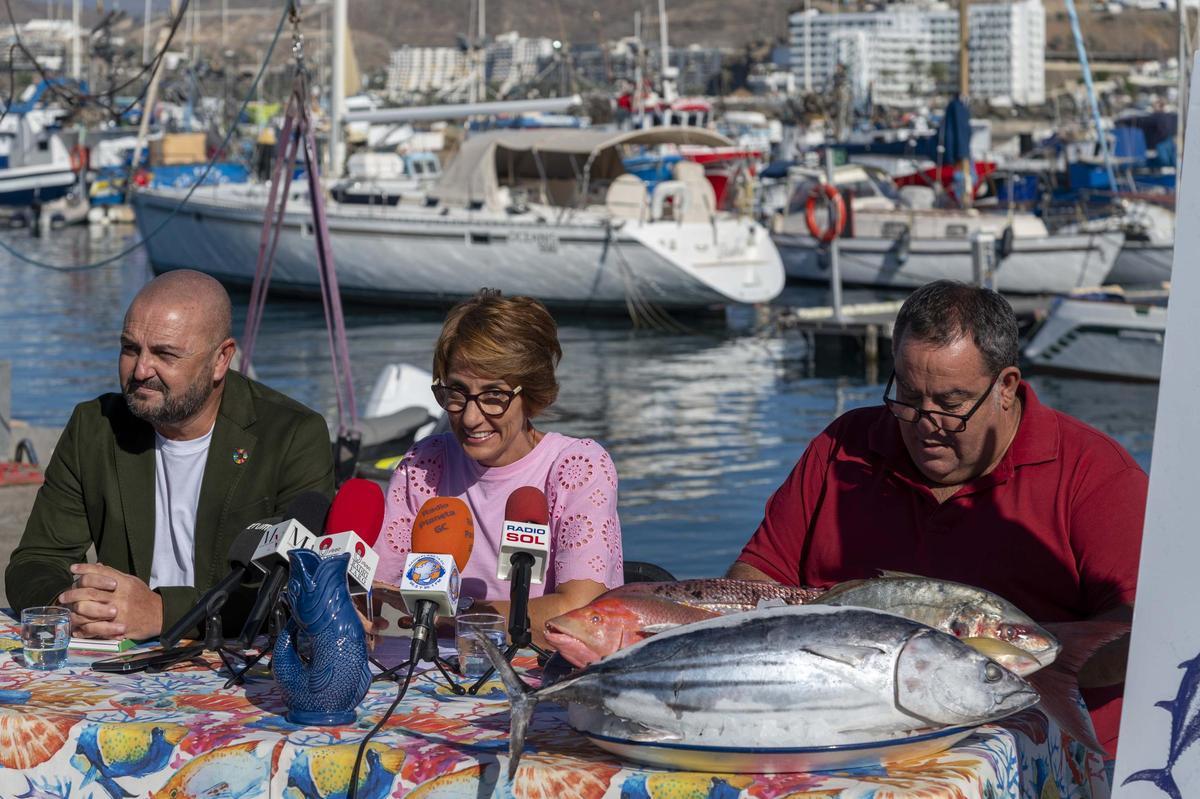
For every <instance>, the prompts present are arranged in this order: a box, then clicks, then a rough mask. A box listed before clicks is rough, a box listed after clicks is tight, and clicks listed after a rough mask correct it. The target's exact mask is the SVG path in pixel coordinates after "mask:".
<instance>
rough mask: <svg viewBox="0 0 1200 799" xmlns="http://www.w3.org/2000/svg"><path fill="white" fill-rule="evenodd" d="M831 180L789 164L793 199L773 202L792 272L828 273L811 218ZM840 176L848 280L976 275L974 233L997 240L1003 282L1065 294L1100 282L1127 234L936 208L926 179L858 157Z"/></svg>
mask: <svg viewBox="0 0 1200 799" xmlns="http://www.w3.org/2000/svg"><path fill="white" fill-rule="evenodd" d="M825 183H826V181H825V177H824V174H823V173H822V172H820V171H819V170H815V169H809V168H804V167H793V168H792V169H790V170H789V174H788V185H789V193H790V197H791V199H790V201H789V203H788V205H787V206H786V207H785V208H779V209H775V211H774V214H773V218H772V222H771V228H772V238H773V239H774V241H775V243H776V245H777V246H778V247H779V250H780V253H781V254H782V256H783V261H784V266H785V268H786V270H787V275H788V277H789V278H794V279H797V280H812V281H821V282H827V281H828V280H829V257H828V250H829V248H828V246H827V245H826V244H824V243H822V241H821V240H820V238H819V237H818V236H817V235H814V231H813V230H812V226H811V225H810V224H809V221H808V219H807V218H806V207H807V203H808V198H809V197H810V195H812V194H813V193H814V192H817V191H821V190H822V187H824V186H825ZM834 185H835V186H836V187H837V189H838V190H839V191H840V192H841V193H842V194H843V196H845V197H848V198H849V199H848V201H846V203H845V204H846V206H847V214H846V223H845V227H844V230H843V231H842V234H841V236H840V238H839V239H838V253H839V265H840V271H841V277H842V280H843V281H845V282H846V283H855V284H860V285H869V286H883V287H893V288H915V287H917V286H921V285H924V284H925V283H928V282H930V281H932V280H942V279H950V280H961V281H972V280H975V279H976V276H975V270H976V264H975V258H974V256H973V254H972V247H973V246H975V244H974V242H973V240H974V239H977V237H978V236H979V234H985V235H987V236H989V237H991V239H992V240H993V241H994V250H995V265H994V267H993V274H994V281H995V285H996V287H997V288H998V289H1000V290H1002V291H1005V292H1010V293H1015V294H1047V293H1052V294H1060V293H1066V292H1069V291H1071V290H1073V289H1076V288H1079V287H1090V286H1099V285H1100V284H1101V283H1102V282H1103V281H1104V280H1105V278H1106V277H1107V275H1108V273H1109V272H1110V271H1111V270H1112V267H1113V263H1114V262H1115V260H1116V258H1117V254H1118V253H1119V252H1120V250H1121V246H1122V244H1123V243H1124V240H1125V236H1124V234H1123V233H1122V232H1120V231H1100V232H1084V233H1079V234H1075V235H1051V234H1050V233H1049V232H1048V231H1047V230H1046V226H1045V224H1044V223H1043V222H1042V221H1041V220H1040V219H1038V218H1037V217H1036V216H1034V215H1033V214H1029V213H1019V212H1013V213H1009V214H988V213H984V212H981V211H979V210H978V209H949V208H933V207H931V205H932V204H931V200H932V197H930V198H929V200H927V201H926V202H924V203H920V202H916V201H914V199H913V198H915V197H917V196H919V195H918V194H916V192H915V190H917V189H920V188H922V187H910V189H907V190H905V193H904V194H903V195H902V194H901V193H900V192H898V191H897V190H896V188H895V186H894V184H893V183H892V182H891V180H890V179H888V177H887V175H886V174H884V173H882V172H880V171H879V170H876V169H873V168H870V167H864V166H861V165H855V164H849V165H845V166H841V167H838V168H837V169H836V170H835V173H834ZM817 232H818V233H820V232H822V231H820V230H818V231H817Z"/></svg>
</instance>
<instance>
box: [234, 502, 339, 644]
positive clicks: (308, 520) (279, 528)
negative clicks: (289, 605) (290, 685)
mask: <svg viewBox="0 0 1200 799" xmlns="http://www.w3.org/2000/svg"><path fill="white" fill-rule="evenodd" d="M328 510H329V500H328V499H326V498H325V495H324V494H322V493H320V492H319V491H305V492H304V493H302V494H299V495H297V496H296V498H295V499H293V500H292V502H291V504H289V505H288V509H287V513H286V514H284V521H282V522H279V523H278V524H275V525H274V526H272V527H271V529H270V530H268V531H266V532H264V533H263V535H262V538H261V539H260V540H259V542H258V546H257V547H256V548H255V550H254V557H253V562H254V565H255V566H257V567H258V568H260V569H262V570H263V572H265V573H266V575H267V576H266V577H265V578H264V579H263V583H262V585H261V586H260V587H259V589H258V595H257V596H256V597H255V598H254V605H253V606H252V607H251V608H250V614H249V615H248V616H247V617H246V623H245V624H244V625H243V626H242V634H241V636H240V637H239V638H238V644H239V645H240V646H241V647H242V648H243V649H246V648H248V647H249V646H250V645H251V644H253V643H254V639H255V638H257V637H258V634H259V632H260V631H261V630H262V626H263V624H264V623H265V622H266V620H267V616H269V615H270V613H271V610H272V608H274V607H275V603H276V602H277V601H278V599H279V592H280V591H282V590H283V586H284V584H285V583H286V582H287V578H288V553H289V552H291V551H292V550H293V549H314V548H315V547H316V545H317V537H316V536H315V535H313V533H312V532H310V531H311V530H319V529H321V522H322V521H323V520H324V519H325V513H326V511H328Z"/></svg>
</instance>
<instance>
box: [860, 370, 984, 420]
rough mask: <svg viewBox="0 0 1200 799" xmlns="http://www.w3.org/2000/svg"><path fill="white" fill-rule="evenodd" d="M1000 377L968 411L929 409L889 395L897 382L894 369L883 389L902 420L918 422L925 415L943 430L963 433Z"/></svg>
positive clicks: (896, 414) (889, 402) (887, 402)
mask: <svg viewBox="0 0 1200 799" xmlns="http://www.w3.org/2000/svg"><path fill="white" fill-rule="evenodd" d="M999 379H1000V375H996V376H995V377H993V378H992V382H990V383H988V387H987V391H985V392H983V396H982V397H980V398H979V399H977V400H975V404H974V405H972V406H971V410H969V411H967V412H966V413H948V412H946V411H927V410H925V409H924V408H918V407H917V406H916V405H909V404H908V403H907V402H901V401H900V400H898V399H891V398H890V397H888V394H891V393H892V385H893V384H894V383H895V382H896V373H895V372H894V371H893V372H892V376H891V377H889V378H888V382H887V386H886V387H885V388H884V389H883V403H884V404H885V405H887V406H888V410H890V411H891V412H892V416H895V417H896V418H897V419H899V420H900V421H902V422H908V423H909V424H916V423H917V422H919V421H921V417H922V416H924V417H926V418H928V419H929V421H931V422H933V424H934V426H935V427H937V428H938V429H939V430H941V431H943V432H946V433H961V432H962V431H964V430H966V429H967V420H968V419H970V418H971V417H972V416H974V415H975V411H977V410H979V409H980V408H981V407H983V401H984V400H986V399H987V398H988V395H989V394H991V393H992V388H993V387H994V386H995V385H996V381H997V380H999Z"/></svg>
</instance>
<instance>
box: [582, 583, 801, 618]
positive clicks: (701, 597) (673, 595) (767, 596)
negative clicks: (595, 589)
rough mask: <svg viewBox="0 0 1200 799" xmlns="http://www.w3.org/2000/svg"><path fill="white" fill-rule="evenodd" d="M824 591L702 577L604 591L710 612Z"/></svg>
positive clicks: (793, 601) (797, 599)
mask: <svg viewBox="0 0 1200 799" xmlns="http://www.w3.org/2000/svg"><path fill="white" fill-rule="evenodd" d="M822 593H824V589H821V588H793V587H791V586H787V585H780V584H779V583H770V582H760V581H757V580H727V579H723V578H718V579H701V580H679V581H677V582H669V583H626V584H625V585H622V586H619V587H617V588H614V589H612V590H611V591H609V592H607V593H606V594H604V596H605V597H614V596H620V597H627V596H631V595H634V594H636V595H639V596H641V595H643V594H649V595H650V596H655V597H658V598H659V599H667V600H670V601H672V602H678V603H679V604H681V605H690V606H692V607H694V608H700V609H702V610H710V611H712V612H713V613H720V614H722V615H724V614H726V613H741V612H743V611H747V610H754V609H755V608H757V607H758V606H759V605H760V604H762V603H772V604H780V603H782V604H785V605H803V604H806V603H808V602H811V601H813V600H814V599H815V598H816V597H818V596H820V595H821V594H822Z"/></svg>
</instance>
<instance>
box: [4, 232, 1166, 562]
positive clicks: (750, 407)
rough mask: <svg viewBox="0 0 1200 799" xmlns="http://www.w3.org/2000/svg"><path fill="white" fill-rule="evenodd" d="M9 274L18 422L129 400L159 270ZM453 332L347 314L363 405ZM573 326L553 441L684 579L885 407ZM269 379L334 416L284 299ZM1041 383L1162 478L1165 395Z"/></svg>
mask: <svg viewBox="0 0 1200 799" xmlns="http://www.w3.org/2000/svg"><path fill="white" fill-rule="evenodd" d="M0 235H5V236H6V237H7V240H8V241H9V242H10V243H12V244H13V246H15V247H18V248H19V249H21V251H22V252H27V253H30V254H31V255H33V254H36V255H37V256H38V257H40V258H42V259H44V260H51V261H55V262H60V263H66V262H71V261H73V262H81V261H86V260H89V259H91V260H96V259H99V258H102V257H104V256H105V255H108V254H112V253H114V252H117V251H119V250H120V248H121V247H122V246H124V245H125V244H126V243H127V240H126V238H125V236H127V235H129V234H128V232H126V231H122V232H120V233H117V232H114V231H112V230H109V231H106V232H104V233H103V234H102V235H99V236H95V235H94V234H89V232H88V231H87V230H86V229H83V228H74V229H70V230H66V231H60V232H57V233H55V234H54V235H53V237H52V238H48V239H42V240H38V239H32V238H29V237H28V236H27V234H25V233H24V232H19V231H18V232H13V233H5V234H0ZM0 262H2V263H3V266H2V267H0V324H3V326H4V329H5V330H6V331H7V335H6V337H5V344H4V346H3V350H0V358H3V359H6V360H10V361H12V363H13V413H14V415H15V416H16V417H17V418H20V419H24V420H26V421H29V422H32V423H35V424H45V425H62V424H64V423H65V422H66V420H67V417H68V416H69V415H70V412H71V408H72V407H73V406H74V405H75V403H77V402H79V401H81V400H83V399H87V398H90V397H93V396H95V395H97V394H99V393H102V392H104V391H112V390H114V389H115V388H116V356H117V343H116V342H117V337H118V334H119V332H120V327H121V315H122V313H123V311H124V308H125V306H126V305H127V304H128V302H129V300H130V299H131V298H132V296H133V295H134V293H135V292H136V291H137V289H138V288H139V287H140V286H141V285H142V284H143V283H144V282H145V281H146V280H147V279H148V278H149V271H148V269H147V266H146V261H145V258H144V255H143V254H142V253H141V252H140V251H139V252H137V253H135V254H133V255H131V256H129V258H127V259H126V260H125V261H124V262H121V263H119V264H115V265H110V266H107V267H103V268H100V269H97V270H94V271H89V272H79V273H72V274H62V273H56V272H50V271H47V270H43V269H38V268H35V267H32V266H28V265H25V264H22V263H20V262H18V261H15V260H14V259H11V258H9V257H8V256H7V255H4V256H3V257H2V259H0ZM878 296H879V295H877V294H875V293H864V294H862V295H861V298H858V299H856V298H855V297H854V296H853V295H852V296H851V297H850V298H849V301H867V300H873V299H875V298H877V297H878ZM780 301H781V302H784V303H787V304H793V305H801V304H804V305H814V304H820V303H823V302H825V296H824V292H823V291H820V290H813V289H803V288H795V287H789V288H788V290H787V292H786V293H785V295H784V297H783V298H781V300H780ZM234 304H235V332H239V333H240V330H241V325H242V320H243V319H244V315H245V305H246V296H245V295H244V294H241V295H236V296H235V297H234ZM742 316H743V317H745V316H748V314H743V315H742ZM441 319H442V313H440V312H437V311H410V310H403V309H397V310H388V309H379V308H361V307H360V308H350V309H348V310H347V327H348V330H347V335H348V337H349V342H350V352H351V356H352V358H353V372H354V383H355V389H356V392H357V396H358V400H359V402H360V404H361V403H362V402H363V401H364V400H365V399H366V397H367V395H368V394H369V392H370V388H371V385H372V383H373V382H374V380H375V376H376V375H377V374H378V373H379V371H380V369H382V368H383V366H385V365H386V364H389V363H393V362H399V361H407V362H410V363H414V364H417V365H419V366H421V367H423V368H426V369H427V368H429V364H430V361H431V360H432V355H433V343H434V340H435V339H436V337H437V334H438V331H439V330H440V327H441ZM559 321H560V326H561V327H560V337H561V339H562V343H563V351H564V355H563V361H562V365H561V367H560V370H559V379H560V382H561V384H562V390H561V394H560V397H559V401H558V403H557V404H556V405H555V407H554V408H553V410H552V413H550V414H548V415H547V417H546V418H545V419H543V420H542V421H540V422H539V425H540V426H542V427H543V428H546V429H554V430H558V431H560V432H563V433H566V434H569V435H575V436H590V437H592V438H595V439H596V440H598V441H599V442H601V443H602V444H603V445H604V446H605V447H606V448H608V450H609V452H611V453H612V456H613V458H614V460H615V462H616V465H617V471H618V474H619V476H620V481H621V485H620V513H621V523H622V526H623V528H624V530H625V551H626V557H627V558H629V559H631V560H634V559H636V560H650V561H653V562H655V563H658V564H660V565H662V566H664V567H666V568H668V569H670V570H671V571H673V572H674V573H675V574H676V575H677V576H680V577H685V576H700V575H714V574H719V573H721V572H723V571H724V569H725V568H726V567H727V566H728V564H729V563H730V562H731V561H732V560H733V559H734V558H735V557H736V556H737V553H738V552H739V551H740V549H741V546H742V544H743V543H744V542H745V540H746V538H747V537H748V536H749V535H750V533H751V532H752V531H753V529H754V527H755V526H756V525H757V523H758V521H759V519H760V518H761V516H762V510H763V505H764V504H765V502H766V500H767V498H768V496H769V495H770V493H771V492H772V491H773V490H774V489H775V488H776V487H777V486H778V485H779V484H780V482H782V480H783V479H784V477H786V475H787V473H788V471H789V470H790V469H791V467H792V466H793V465H794V464H795V462H796V459H797V458H799V456H800V454H801V452H802V451H803V449H804V446H805V445H806V444H807V443H808V441H809V440H810V439H811V438H812V437H813V436H814V435H816V434H817V433H818V432H820V431H821V429H823V428H824V427H825V426H826V425H827V424H828V423H829V422H830V421H831V420H832V419H833V418H834V417H835V416H836V415H837V414H839V413H841V412H842V411H845V410H849V409H851V408H855V407H860V406H863V405H871V404H875V403H877V402H878V401H879V399H878V398H879V393H880V391H882V388H883V386H882V385H881V384H879V380H880V379H882V380H886V378H887V374H886V372H884V373H883V374H882V375H881V377H880V378H877V379H876V381H874V382H872V383H870V384H867V383H866V381H865V379H864V377H863V375H864V371H863V368H862V365H861V364H860V363H856V362H852V361H840V360H833V361H831V360H830V359H828V358H825V359H824V360H821V359H814V354H813V353H811V352H810V351H809V349H808V345H807V344H806V342H805V341H804V339H803V338H802V337H800V336H797V335H790V334H789V335H782V336H773V337H760V336H755V335H752V334H748V333H736V332H730V331H728V330H726V329H725V328H724V327H723V326H714V325H712V324H705V325H700V323H695V324H696V325H697V326H699V327H701V329H700V331H699V332H697V333H696V334H693V335H663V334H651V333H646V332H644V331H634V330H632V329H631V327H630V325H629V324H628V323H625V322H622V321H620V320H594V319H587V318H579V317H574V318H572V317H566V316H560V317H559ZM822 357H824V353H823V352H822ZM255 368H256V371H257V372H258V376H259V379H261V380H263V381H264V382H266V383H268V384H270V385H271V386H273V387H275V388H277V389H279V390H281V391H283V392H286V393H288V394H290V395H291V396H293V397H295V398H296V399H298V400H300V401H301V402H304V403H305V404H307V405H310V406H312V407H314V408H316V409H318V410H320V411H322V412H324V413H326V414H332V413H334V412H335V407H336V406H335V403H336V398H335V396H334V393H333V384H332V381H331V379H330V359H329V345H328V338H327V334H326V332H325V322H324V316H323V314H322V311H321V307H320V305H319V304H317V303H309V302H295V301H282V300H276V299H274V298H272V299H271V300H270V301H269V302H268V304H267V310H266V318H265V320H264V323H263V329H262V331H261V332H260V334H259V339H258V344H257V351H256V362H255ZM1031 382H1032V383H1033V385H1034V387H1035V388H1036V390H1037V391H1038V395H1039V396H1040V397H1041V398H1042V399H1043V401H1045V402H1046V403H1047V404H1050V405H1052V406H1054V407H1057V408H1059V409H1061V410H1064V411H1066V412H1068V413H1071V414H1074V415H1076V416H1078V417H1079V418H1081V419H1083V420H1084V421H1086V422H1088V423H1089V424H1092V425H1095V426H1096V427H1098V428H1100V429H1101V430H1103V431H1104V432H1106V433H1108V434H1109V435H1112V436H1113V437H1114V438H1116V439H1117V440H1118V441H1120V442H1121V443H1122V444H1123V445H1124V446H1126V447H1127V448H1128V449H1129V450H1130V451H1131V452H1132V453H1133V455H1134V457H1135V458H1136V459H1137V460H1138V462H1139V463H1140V464H1141V465H1142V466H1143V467H1144V468H1148V467H1149V460H1150V444H1151V438H1152V436H1153V432H1154V425H1153V421H1154V410H1155V405H1156V403H1157V394H1158V389H1157V386H1155V385H1132V384H1118V383H1108V382H1102V381H1088V380H1073V379H1065V378H1049V377H1034V378H1033V379H1032V381H1031Z"/></svg>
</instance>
